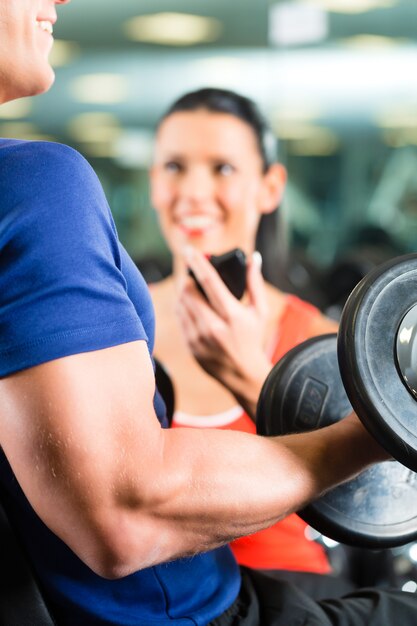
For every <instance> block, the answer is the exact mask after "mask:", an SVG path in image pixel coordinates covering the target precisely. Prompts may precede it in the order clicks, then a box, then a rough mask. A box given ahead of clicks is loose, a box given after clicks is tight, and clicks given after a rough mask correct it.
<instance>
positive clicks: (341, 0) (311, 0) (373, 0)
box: [302, 0, 397, 13]
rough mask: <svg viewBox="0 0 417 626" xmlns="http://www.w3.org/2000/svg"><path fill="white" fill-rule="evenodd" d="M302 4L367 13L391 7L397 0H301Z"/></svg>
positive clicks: (345, 11)
mask: <svg viewBox="0 0 417 626" xmlns="http://www.w3.org/2000/svg"><path fill="white" fill-rule="evenodd" d="M302 4H308V5H311V6H315V7H320V8H322V9H324V10H325V11H328V12H329V13H368V11H374V10H375V9H387V8H390V7H393V6H395V5H396V4H397V0H302Z"/></svg>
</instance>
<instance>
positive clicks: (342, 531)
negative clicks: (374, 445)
mask: <svg viewBox="0 0 417 626" xmlns="http://www.w3.org/2000/svg"><path fill="white" fill-rule="evenodd" d="M351 410H352V407H351V405H350V403H349V400H348V398H347V395H346V392H345V390H344V387H343V383H342V380H341V377H340V373H339V368H338V361H337V336H336V335H323V336H320V337H315V338H313V339H309V340H307V341H306V342H304V343H303V344H300V345H299V346H297V347H296V348H294V349H293V350H291V351H290V352H288V353H287V354H286V355H285V356H284V357H283V358H282V359H281V360H280V361H279V363H277V364H276V365H275V366H274V368H273V369H272V370H271V372H270V374H269V376H268V377H267V379H266V381H265V384H264V386H263V388H262V392H261V395H260V398H259V403H258V408H257V429H258V433H259V434H262V435H270V436H271V435H284V434H288V433H291V432H305V431H308V430H312V429H315V428H319V427H322V426H326V425H328V424H331V423H333V422H336V421H338V420H340V419H342V418H343V417H345V416H346V415H348V414H349V413H350V411H351ZM416 496H417V476H416V475H415V474H414V473H413V472H410V470H408V469H407V468H405V467H403V466H402V465H401V464H399V463H397V462H395V461H386V462H385V463H379V464H377V465H374V466H373V467H371V468H369V469H368V470H366V471H364V472H363V473H362V474H360V475H359V476H357V477H356V478H355V479H353V480H351V481H349V482H348V483H345V484H343V485H340V486H339V487H336V488H335V489H333V490H331V491H329V492H328V493H327V494H325V495H324V496H322V497H321V498H319V499H318V500H316V501H314V502H312V503H311V504H309V505H308V506H307V507H305V509H303V510H302V511H300V512H299V515H300V516H301V517H302V518H303V519H304V520H305V521H306V522H307V523H308V524H310V525H311V526H313V527H314V528H316V529H317V530H318V531H319V532H321V533H323V534H324V535H326V536H328V537H331V538H332V539H334V540H336V541H340V542H344V543H348V544H352V545H356V546H360V547H365V548H373V549H377V548H388V547H394V546H396V545H401V544H404V543H408V542H409V541H412V540H414V539H415V538H417V497H416Z"/></svg>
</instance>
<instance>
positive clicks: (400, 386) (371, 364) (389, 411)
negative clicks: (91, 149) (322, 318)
mask: <svg viewBox="0 0 417 626" xmlns="http://www.w3.org/2000/svg"><path fill="white" fill-rule="evenodd" d="M416 321H417V255H416V254H412V255H407V256H403V257H398V258H395V259H393V260H391V261H389V262H388V263H384V264H382V265H380V266H378V267H377V268H376V269H375V270H374V271H372V272H371V273H370V274H367V275H366V276H365V278H364V279H363V280H362V281H361V282H360V283H359V285H358V286H357V287H356V288H355V289H354V290H353V291H352V293H351V295H350V296H349V298H348V300H347V302H346V305H345V307H344V309H343V313H342V317H341V320H340V329H339V333H338V353H339V367H340V372H341V375H342V379H343V383H344V386H345V389H346V391H347V393H348V396H349V398H350V401H351V403H352V406H353V408H354V409H355V412H356V413H357V414H358V416H359V417H360V419H361V421H362V422H363V423H364V424H365V426H366V428H367V429H368V430H369V432H370V433H371V434H372V435H373V437H375V439H376V440H377V441H378V442H379V443H380V444H381V446H383V447H384V448H385V449H386V450H388V452H390V454H391V455H392V456H393V457H394V458H396V459H397V460H398V461H400V462H401V463H403V464H404V465H406V466H407V467H409V468H410V469H412V470H414V471H417V426H416V418H417V401H416V392H415V389H413V388H415V387H416V382H417V381H416V376H417V342H416V332H417V329H416Z"/></svg>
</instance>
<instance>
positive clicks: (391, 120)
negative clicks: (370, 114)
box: [375, 105, 417, 128]
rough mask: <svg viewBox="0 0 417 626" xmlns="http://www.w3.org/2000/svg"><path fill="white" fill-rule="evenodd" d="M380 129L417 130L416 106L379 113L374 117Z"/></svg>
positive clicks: (393, 108)
mask: <svg viewBox="0 0 417 626" xmlns="http://www.w3.org/2000/svg"><path fill="white" fill-rule="evenodd" d="M375 122H376V124H377V126H380V127H381V128H417V115H416V106H415V105H409V106H398V107H391V108H389V109H386V110H384V111H380V113H378V114H377V115H376V116H375Z"/></svg>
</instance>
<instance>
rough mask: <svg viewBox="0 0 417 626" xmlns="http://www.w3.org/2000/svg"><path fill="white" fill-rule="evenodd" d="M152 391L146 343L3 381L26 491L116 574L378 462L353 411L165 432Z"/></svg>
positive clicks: (5, 436) (259, 520)
mask: <svg viewBox="0 0 417 626" xmlns="http://www.w3.org/2000/svg"><path fill="white" fill-rule="evenodd" d="M153 396H154V376H153V369H152V365H151V361H150V358H149V355H148V350H147V347H146V344H145V343H144V342H143V341H136V342H132V343H128V344H123V345H119V346H117V347H114V348H108V349H105V350H100V351H96V352H89V353H83V354H78V355H75V356H70V357H65V358H62V359H58V360H55V361H51V362H48V363H45V364H43V365H40V366H37V367H34V368H31V369H28V370H25V371H22V372H20V373H17V374H14V375H12V376H10V377H8V378H4V379H2V380H1V381H0V433H1V445H2V447H3V449H4V451H5V454H6V456H7V457H8V459H9V462H10V464H11V466H12V469H13V471H14V473H15V475H16V477H17V479H18V481H19V483H20V485H21V487H22V489H23V491H24V493H25V494H26V496H27V498H28V500H29V502H30V503H31V505H32V506H33V508H34V510H35V511H36V513H37V514H38V515H39V516H40V518H41V519H42V520H43V521H44V523H45V524H46V525H47V526H48V527H49V528H50V529H51V530H52V531H53V532H55V533H56V534H57V535H58V536H59V537H60V538H61V539H62V540H63V541H64V542H65V543H67V545H68V546H69V547H70V548H71V549H72V550H73V551H74V552H75V553H76V554H77V555H78V556H79V558H81V559H82V560H83V561H84V562H85V563H86V564H87V565H88V566H89V567H90V568H91V569H93V570H94V571H95V572H96V573H98V574H100V575H102V576H105V577H109V578H116V577H121V576H125V575H128V574H130V573H132V572H134V571H136V570H138V569H141V568H144V567H148V566H151V565H155V564H158V563H161V562H165V561H168V560H172V559H174V558H176V557H180V556H184V555H189V554H193V553H196V552H199V551H204V550H207V549H210V548H212V547H215V546H218V545H220V544H222V543H225V542H227V541H229V540H231V539H232V538H235V537H238V536H241V535H246V534H249V533H252V532H256V531H257V530H260V529H261V528H265V527H266V526H268V525H271V524H273V523H274V522H275V521H277V520H278V519H280V518H281V517H283V516H285V515H287V514H288V513H289V512H291V511H293V510H296V509H297V508H299V507H300V506H302V505H304V504H306V502H307V501H308V500H309V499H311V498H312V497H314V496H315V495H317V494H318V493H320V492H322V491H323V490H325V489H327V488H329V487H330V486H332V485H334V484H337V483H338V482H342V481H343V480H345V479H347V478H349V477H351V476H352V475H354V474H355V473H357V472H358V471H360V470H361V469H363V468H364V467H365V466H366V465H368V464H369V463H371V462H373V461H375V460H380V455H381V452H380V449H379V447H378V446H377V444H375V443H372V441H371V440H370V436H369V435H367V434H366V433H365V431H364V429H363V428H362V426H361V425H360V424H359V422H357V421H355V420H354V421H353V422H352V421H350V420H348V419H346V420H343V421H342V422H339V423H338V424H335V425H333V426H330V427H328V428H327V429H323V430H322V431H317V432H316V433H308V434H305V435H293V436H289V437H283V438H281V439H277V438H263V437H256V436H254V435H248V434H246V433H240V432H233V431H217V430H215V429H209V431H205V430H202V429H192V428H187V429H180V428H178V429H173V430H163V429H161V427H160V425H159V422H158V420H157V418H156V416H155V413H154V409H153V404H152V399H153ZM352 448H353V449H355V455H352V454H349V452H350V450H351V449H352ZM329 468H331V469H329ZM282 477H285V480H283V478H282Z"/></svg>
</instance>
